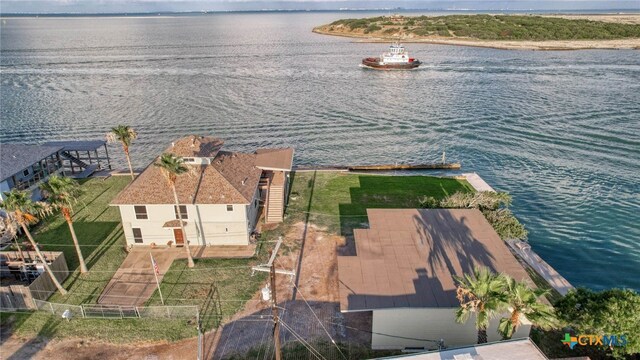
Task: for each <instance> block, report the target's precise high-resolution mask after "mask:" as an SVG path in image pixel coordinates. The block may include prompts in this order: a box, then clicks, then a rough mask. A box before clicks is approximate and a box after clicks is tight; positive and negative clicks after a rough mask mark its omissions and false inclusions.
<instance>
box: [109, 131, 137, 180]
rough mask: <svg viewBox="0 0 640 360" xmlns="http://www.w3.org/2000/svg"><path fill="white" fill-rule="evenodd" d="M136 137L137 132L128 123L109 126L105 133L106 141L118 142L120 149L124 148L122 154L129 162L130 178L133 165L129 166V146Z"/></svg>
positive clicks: (129, 162)
mask: <svg viewBox="0 0 640 360" xmlns="http://www.w3.org/2000/svg"><path fill="white" fill-rule="evenodd" d="M137 137H138V133H136V131H135V130H133V129H132V128H131V127H129V126H128V125H118V126H116V127H114V128H111V131H110V132H108V133H107V142H109V143H115V142H120V143H121V144H122V150H124V156H125V157H126V158H127V163H128V164H129V172H130V173H131V179H132V180H133V178H134V176H133V167H132V166H131V157H129V146H131V142H132V141H133V140H134V139H135V138H137Z"/></svg>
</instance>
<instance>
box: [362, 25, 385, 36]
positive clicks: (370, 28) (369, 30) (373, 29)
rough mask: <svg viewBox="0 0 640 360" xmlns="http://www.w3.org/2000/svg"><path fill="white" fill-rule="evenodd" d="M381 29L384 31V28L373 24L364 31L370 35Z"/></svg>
mask: <svg viewBox="0 0 640 360" xmlns="http://www.w3.org/2000/svg"><path fill="white" fill-rule="evenodd" d="M380 29H382V27H380V26H378V25H376V24H371V25H369V26H368V27H367V28H366V29H365V30H364V33H365V34H368V33H371V32H374V31H378V30H380Z"/></svg>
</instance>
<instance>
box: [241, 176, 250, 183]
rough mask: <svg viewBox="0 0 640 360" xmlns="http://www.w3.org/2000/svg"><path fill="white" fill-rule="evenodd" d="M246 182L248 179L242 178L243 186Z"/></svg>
mask: <svg viewBox="0 0 640 360" xmlns="http://www.w3.org/2000/svg"><path fill="white" fill-rule="evenodd" d="M247 180H249V178H248V177H246V178H244V180H242V185H244V184H245V183H246V182H247Z"/></svg>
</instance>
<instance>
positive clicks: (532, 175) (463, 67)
mask: <svg viewBox="0 0 640 360" xmlns="http://www.w3.org/2000/svg"><path fill="white" fill-rule="evenodd" d="M360 16H373V15H372V13H365V14H357V13H348V14H344V13H343V14H341V13H258V14H216V15H207V16H185V17H143V18H117V17H100V18H86V17H79V18H78V17H75V18H63V17H62V18H60V17H59V18H6V19H3V20H2V24H1V34H0V40H1V45H0V48H1V59H0V75H1V80H0V81H1V87H0V92H1V97H0V101H1V102H0V142H42V141H49V140H56V139H89V138H98V137H102V136H103V135H104V133H105V132H107V131H108V129H109V128H110V127H111V126H113V125H116V124H118V123H126V124H131V125H132V126H133V127H134V128H135V129H137V130H138V131H139V133H140V139H139V140H138V141H137V142H136V143H135V145H134V147H133V149H132V152H133V160H134V163H135V165H136V166H138V167H142V166H145V165H146V164H148V163H149V162H150V161H151V160H152V159H153V157H154V156H156V155H157V154H158V153H159V152H161V151H162V149H164V148H165V147H166V146H167V145H168V144H169V143H170V142H171V140H172V139H175V138H177V137H179V136H182V135H185V134H212V135H216V136H219V137H222V138H224V139H225V140H226V144H227V147H228V148H231V149H235V150H253V149H255V148H256V147H260V146H294V147H295V148H296V159H295V162H296V163H297V164H364V163H389V162H391V163H393V162H396V161H399V162H432V161H435V160H437V159H438V158H439V157H440V155H441V152H442V149H443V148H446V152H447V157H448V159H449V160H456V161H460V162H461V163H462V164H463V169H464V170H465V171H476V172H478V173H479V174H480V175H481V176H482V177H483V178H484V179H485V180H486V181H487V182H488V183H490V184H491V185H492V186H494V188H496V189H499V190H504V191H508V192H510V193H511V194H512V195H513V196H514V199H515V202H514V204H513V210H514V212H515V213H516V215H517V216H518V217H519V218H520V219H521V220H522V221H523V222H524V223H525V225H526V226H527V228H528V229H529V230H530V236H529V241H530V243H531V244H532V247H533V248H534V250H535V251H537V252H538V253H539V254H540V255H541V256H542V257H543V258H544V259H545V260H547V261H548V262H549V263H550V264H551V265H552V266H553V267H555V268H556V269H557V270H558V271H559V272H560V273H561V274H563V275H564V276H565V277H566V278H567V279H568V280H569V281H570V282H571V283H573V284H574V285H576V286H587V287H591V288H594V289H602V288H608V287H614V286H617V287H630V288H634V289H636V290H640V185H639V184H640V180H639V179H640V52H638V51H631V50H628V51H627V50H618V51H614V50H611V51H609V50H594V51H590V50H584V51H553V52H541V51H505V50H494V49H482V48H472V47H459V46H445V45H427V44H408V49H409V50H410V52H411V55H412V56H415V57H417V58H419V59H421V60H422V61H423V62H424V63H425V65H424V66H423V67H422V68H421V69H420V70H417V71H409V72H378V71H372V70H365V69H361V68H359V67H358V64H359V62H360V59H361V58H362V57H365V56H370V55H376V54H379V53H380V52H381V51H383V50H384V48H385V46H386V45H384V44H362V43H353V42H352V40H351V39H347V38H339V37H330V36H323V35H317V34H313V33H311V29H312V27H313V26H315V25H319V24H323V23H327V22H330V21H333V20H336V19H339V18H341V17H360ZM111 153H112V154H114V156H115V158H116V161H117V162H119V163H120V165H122V166H124V162H123V160H122V158H121V157H120V156H121V155H120V151H119V149H117V148H113V149H112V151H111Z"/></svg>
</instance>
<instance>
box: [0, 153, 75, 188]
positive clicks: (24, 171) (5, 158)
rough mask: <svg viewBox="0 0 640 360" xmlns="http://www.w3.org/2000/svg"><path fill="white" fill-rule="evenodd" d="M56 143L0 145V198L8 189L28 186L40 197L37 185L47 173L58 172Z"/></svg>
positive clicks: (58, 160) (60, 161) (45, 177)
mask: <svg viewBox="0 0 640 360" xmlns="http://www.w3.org/2000/svg"><path fill="white" fill-rule="evenodd" d="M60 150H61V147H60V146H41V145H24V144H1V145H0V165H1V166H0V200H2V201H4V199H5V195H4V193H5V192H9V191H11V190H12V189H18V190H29V191H32V192H33V196H34V198H35V199H39V198H40V192H39V189H38V185H39V184H40V183H41V182H43V181H44V180H46V179H47V178H48V177H49V176H50V175H52V174H57V173H61V172H62V160H61V159H60V154H59V151H60Z"/></svg>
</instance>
